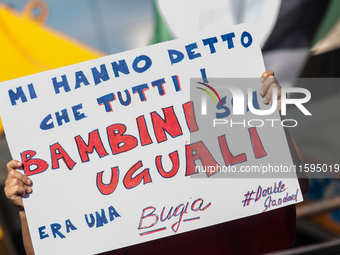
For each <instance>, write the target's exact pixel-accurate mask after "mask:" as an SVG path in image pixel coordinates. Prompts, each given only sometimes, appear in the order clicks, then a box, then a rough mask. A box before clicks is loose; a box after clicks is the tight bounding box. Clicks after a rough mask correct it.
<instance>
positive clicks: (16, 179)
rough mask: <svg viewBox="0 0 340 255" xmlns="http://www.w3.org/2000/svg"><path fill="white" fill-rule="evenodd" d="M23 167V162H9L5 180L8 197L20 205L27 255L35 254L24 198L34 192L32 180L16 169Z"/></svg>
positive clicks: (16, 204)
mask: <svg viewBox="0 0 340 255" xmlns="http://www.w3.org/2000/svg"><path fill="white" fill-rule="evenodd" d="M21 167H22V163H21V162H19V161H17V160H12V161H10V162H9V163H8V164H7V170H8V176H7V179H6V181H5V194H6V197H7V198H8V199H9V200H10V201H11V202H12V204H14V205H15V206H17V207H18V209H19V216H20V221H21V229H22V236H23V242H24V246H25V250H26V253H27V255H34V250H33V245H32V240H31V236H30V233H29V230H28V224H27V219H26V213H25V209H24V204H23V201H22V198H23V197H25V196H26V195H28V194H30V193H31V192H32V188H31V185H32V181H31V179H29V178H28V177H27V176H26V175H23V174H22V173H20V172H18V171H17V170H16V169H19V168H21Z"/></svg>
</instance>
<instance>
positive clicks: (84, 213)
mask: <svg viewBox="0 0 340 255" xmlns="http://www.w3.org/2000/svg"><path fill="white" fill-rule="evenodd" d="M60 57H62V56H60ZM263 71H264V65H263V60H262V55H261V51H260V48H259V46H258V45H257V42H256V38H255V37H254V36H253V34H252V30H251V28H250V27H249V26H247V25H239V26H235V27H232V28H228V29H221V30H220V31H218V32H214V33H213V32H211V33H209V34H204V35H200V36H197V37H195V38H187V39H180V40H174V41H170V42H166V43H162V44H157V45H153V46H150V47H146V48H141V49H136V50H133V51H129V52H123V53H120V54H115V55H111V56H106V57H103V58H99V59H95V60H91V61H88V62H84V63H79V64H76V65H72V66H67V67H64V68H60V69H56V70H51V71H47V72H43V73H40V74H36V75H32V76H28V77H23V78H20V79H16V80H13V81H8V82H4V83H2V84H1V85H0V110H1V112H0V113H1V118H2V120H3V124H4V127H5V133H6V137H7V141H8V144H9V147H10V151H11V153H12V156H13V158H15V159H19V160H21V161H23V162H24V165H25V173H26V174H27V175H29V176H30V178H31V179H32V181H33V193H32V194H31V195H30V196H29V197H28V198H27V199H25V200H24V205H25V211H26V214H27V218H28V223H29V229H30V234H31V238H32V241H33V245H34V249H35V253H36V254H37V255H39V254H94V253H99V252H103V251H108V250H113V249H118V248H121V247H125V246H130V245H133V244H138V243H142V242H147V241H150V240H154V239H158V238H162V237H165V236H170V235H174V234H180V233H184V232H187V231H190V230H194V229H198V228H203V227H206V226H210V225H214V224H218V223H222V222H226V221H230V220H234V219H238V218H242V217H246V216H250V215H254V214H258V213H262V212H264V211H269V210H272V209H276V208H279V207H282V206H287V205H291V204H294V203H297V202H300V201H302V195H301V192H300V191H299V189H300V188H299V185H298V182H297V179H296V178H287V179H282V178H277V179H268V178H264V179H258V178H249V179H245V178H238V179H236V178H229V179H228V178H215V177H218V176H219V174H222V173H219V172H218V173H215V174H213V175H211V177H209V178H192V176H194V175H195V171H196V170H195V169H196V168H195V166H196V164H197V166H199V164H201V163H202V162H203V164H204V160H203V158H204V157H206V155H209V150H210V146H212V147H213V146H221V148H222V147H223V146H224V147H223V148H224V149H222V150H221V151H222V154H221V153H220V155H212V157H213V158H214V159H216V161H217V162H218V164H219V165H220V166H223V165H224V163H223V161H224V156H225V153H226V152H225V148H226V145H225V144H226V143H227V144H228V146H229V149H230V151H231V152H232V154H233V155H244V157H246V162H244V160H243V161H242V160H239V161H238V162H237V163H238V164H237V165H238V166H243V165H245V163H247V165H252V164H253V165H258V166H259V165H261V166H262V165H266V164H268V162H273V159H278V158H279V159H280V164H285V165H287V166H288V165H292V160H291V156H290V154H289V150H288V146H287V143H286V140H285V136H284V133H283V129H282V126H280V125H275V127H270V128H269V129H268V128H267V129H265V128H263V129H262V128H256V127H254V128H253V129H249V128H248V127H242V125H240V128H234V129H231V128H226V129H225V130H224V131H223V132H224V133H216V134H215V133H214V132H215V131H214V132H213V133H214V136H212V137H214V139H211V136H210V138H209V139H203V140H202V141H201V142H200V143H197V142H195V144H194V145H192V146H191V141H190V133H199V132H200V130H199V127H200V125H201V124H200V123H196V124H197V129H195V130H194V129H193V126H191V125H190V123H191V122H190V118H189V116H190V115H192V112H191V113H190V111H191V110H193V108H192V103H190V78H192V77H194V78H200V77H203V78H204V77H251V78H254V77H255V78H258V79H259V78H260V76H261V74H262V72H263ZM256 86H257V90H258V89H259V88H260V86H261V83H260V82H259V83H258V84H256ZM202 93H204V92H202ZM254 95H256V93H255V94H254ZM260 99H261V98H259V101H261V100H260ZM260 106H261V107H264V105H263V104H261V103H260ZM208 107H210V106H208ZM213 107H214V106H213ZM197 109H200V106H198V105H195V110H196V115H197V114H198V112H199V111H200V110H197ZM275 114H276V115H275V116H276V117H277V118H279V116H278V113H275ZM264 118H265V117H263V116H258V117H257V119H264ZM219 130H220V129H219ZM222 130H223V129H222ZM190 131H191V132H190ZM249 135H250V136H249ZM218 137H219V140H218V139H217V138H218ZM221 137H222V138H221ZM249 138H251V139H249ZM226 140H227V141H226ZM273 141H275V142H273ZM237 144H241V145H242V146H237ZM255 144H261V146H262V149H263V150H262V151H265V152H263V155H261V156H260V157H257V156H256V150H257V148H258V147H259V146H257V147H256V146H255ZM203 145H204V146H203ZM254 146H255V147H254ZM261 146H260V147H261ZM203 147H204V148H207V150H206V151H204V152H203V154H204V155H203V154H202V155H200V150H201V149H202V148H203ZM235 148H237V149H235ZM277 148H280V149H279V150H278V149H277ZM239 149H240V151H236V150H239ZM260 149H261V148H260ZM254 150H255V151H254ZM254 152H255V155H254ZM189 154H191V156H193V155H195V156H196V159H197V158H199V157H198V156H201V161H202V162H201V163H199V162H197V160H195V161H192V162H190V161H191V159H190V156H188V155H189ZM235 157H236V156H235ZM192 160H193V159H192ZM201 166H202V165H201ZM191 167H194V168H191ZM193 169H194V170H193ZM200 174H204V175H205V176H206V174H205V173H200Z"/></svg>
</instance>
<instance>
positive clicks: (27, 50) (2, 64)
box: [0, 1, 104, 136]
mask: <svg viewBox="0 0 340 255" xmlns="http://www.w3.org/2000/svg"><path fill="white" fill-rule="evenodd" d="M40 2H41V1H40ZM30 8H32V6H30ZM103 55H104V54H103V53H101V52H99V51H97V50H95V49H92V48H90V47H88V46H86V45H84V44H82V43H80V42H77V41H75V40H74V39H71V38H70V37H67V36H65V35H62V34H61V33H59V32H56V31H54V30H52V29H51V28H48V27H47V26H45V25H43V24H41V21H39V19H36V20H34V19H32V17H30V16H29V15H28V14H27V8H26V12H25V10H24V11H23V14H21V13H17V12H15V11H14V10H13V9H11V8H9V7H7V6H4V5H3V4H0V56H1V60H0V70H1V72H0V82H1V81H6V80H11V79H15V78H18V77H22V76H26V75H30V74H34V73H38V72H42V71H46V70H50V69H54V68H58V67H62V66H66V65H71V64H75V63H79V62H83V61H86V60H90V59H94V58H98V57H101V56H103ZM0 122H1V120H0ZM2 134H3V127H2V124H0V136H1V135H2Z"/></svg>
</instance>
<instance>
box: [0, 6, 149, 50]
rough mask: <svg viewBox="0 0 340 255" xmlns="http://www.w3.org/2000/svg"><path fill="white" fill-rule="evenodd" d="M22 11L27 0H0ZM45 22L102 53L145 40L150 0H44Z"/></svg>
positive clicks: (137, 45) (127, 47)
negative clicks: (46, 14) (46, 8)
mask: <svg viewBox="0 0 340 255" xmlns="http://www.w3.org/2000/svg"><path fill="white" fill-rule="evenodd" d="M0 2H2V3H3V4H9V5H11V6H12V7H14V8H15V9H16V10H18V11H22V10H23V8H24V6H25V5H26V3H27V2H29V1H28V0H1V1H0ZM45 2H46V3H47V4H48V5H49V8H50V14H49V17H48V19H47V22H46V24H47V25H48V26H50V27H53V28H54V29H56V30H58V31H60V32H62V33H64V34H67V35H70V36H72V37H74V38H76V39H77V40H80V41H82V42H84V43H86V44H88V45H90V46H92V47H95V48H97V49H99V50H101V51H103V52H105V53H108V54H113V53H117V52H121V51H124V50H129V49H133V48H137V47H141V46H145V45H147V44H148V42H149V40H150V37H151V34H152V30H153V12H152V0H128V1H122V0H72V1H70V0H45Z"/></svg>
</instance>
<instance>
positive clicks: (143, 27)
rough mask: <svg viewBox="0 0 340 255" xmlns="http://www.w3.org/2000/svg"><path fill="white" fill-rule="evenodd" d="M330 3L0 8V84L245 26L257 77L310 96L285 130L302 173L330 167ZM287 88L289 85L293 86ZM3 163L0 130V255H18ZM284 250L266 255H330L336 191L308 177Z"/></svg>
mask: <svg viewBox="0 0 340 255" xmlns="http://www.w3.org/2000/svg"><path fill="white" fill-rule="evenodd" d="M339 18H340V1H339V0H210V1H204V0H171V1H167V0H154V1H152V0H127V1H118V0H73V1H66V0H45V1H40V0H39V1H37V0H33V1H30V0H0V56H1V61H0V70H1V71H0V81H6V80H10V79H14V78H17V77H21V76H25V75H29V74H33V73H37V72H41V71H45V70H49V69H53V68H58V67H61V66H65V65H70V64H74V63H78V62H81V61H85V60H89V59H93V58H98V57H101V56H104V55H107V54H114V53H118V52H121V51H125V50H130V49H134V48H138V47H143V46H147V45H150V44H153V43H158V42H162V41H167V40H172V39H175V38H178V37H181V36H188V35H190V34H194V33H199V32H202V31H205V30H209V29H212V28H213V27H216V26H225V27H227V26H229V25H234V24H239V23H244V22H247V23H252V24H253V25H254V27H255V29H256V30H257V36H258V40H259V42H260V46H261V48H262V51H263V55H264V61H265V65H266V69H267V70H269V69H272V70H274V71H275V74H276V77H277V78H278V80H279V82H280V84H281V85H282V86H297V87H305V88H307V89H308V90H309V91H310V92H311V94H312V100H311V101H310V102H309V103H308V105H306V108H307V109H308V110H309V111H310V112H311V113H312V114H313V116H312V117H309V118H308V117H305V116H301V115H300V114H299V110H297V109H294V108H292V109H288V116H287V118H292V119H296V120H297V121H298V123H299V124H298V126H297V127H295V128H291V133H292V135H293V137H294V139H295V141H296V142H297V145H298V147H299V149H300V150H301V153H302V156H303V158H304V160H305V162H306V163H310V164H327V165H328V166H329V165H332V166H335V165H336V164H339V163H340V162H339V161H340V160H339V156H340V135H339V134H338V133H339V130H340V111H339V109H340V108H339V106H340V84H339V79H338V78H339V77H340V21H339V20H340V19H339ZM296 78H299V79H298V80H296ZM0 86H1V84H0ZM10 160H11V156H10V153H9V151H8V147H7V143H6V137H5V135H4V134H3V128H2V124H1V122H0V186H1V188H0V254H1V255H2V254H3V255H21V254H25V252H24V248H23V245H22V240H21V230H20V222H19V218H18V210H17V209H16V208H15V207H14V206H13V205H12V204H10V202H9V201H7V199H6V197H5V194H4V191H3V187H4V182H5V179H6V177H7V169H6V163H7V162H8V161H10ZM310 177H311V178H310V189H309V191H308V193H307V194H306V196H305V201H304V202H303V203H301V204H299V205H298V206H297V238H296V243H295V245H294V247H292V248H290V249H287V250H285V251H279V252H276V253H275V254H340V196H339V194H340V181H339V179H338V176H337V175H334V174H330V173H323V174H320V175H315V174H314V175H313V176H310Z"/></svg>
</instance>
